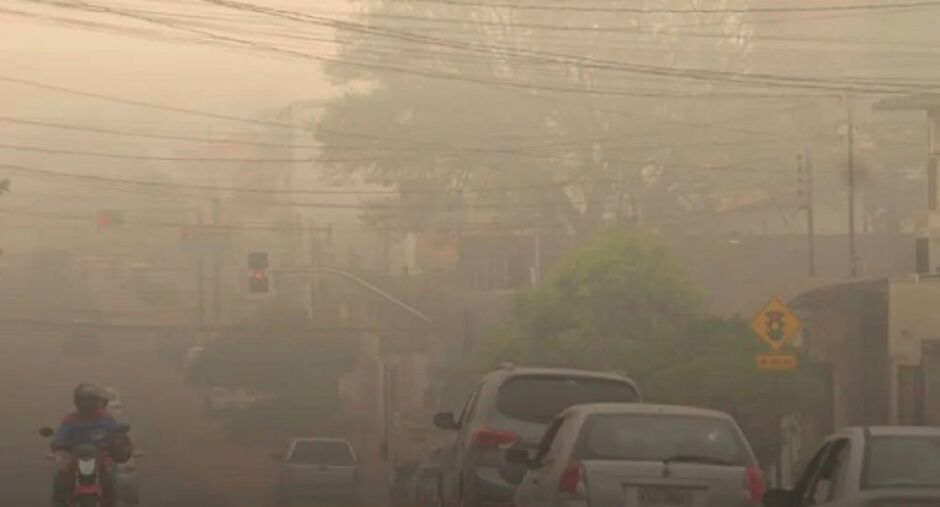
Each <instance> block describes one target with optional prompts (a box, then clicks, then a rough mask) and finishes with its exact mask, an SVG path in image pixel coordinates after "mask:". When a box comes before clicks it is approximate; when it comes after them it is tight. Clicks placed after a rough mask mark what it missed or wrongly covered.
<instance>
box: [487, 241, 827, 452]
mask: <svg viewBox="0 0 940 507" xmlns="http://www.w3.org/2000/svg"><path fill="white" fill-rule="evenodd" d="M763 353H767V350H766V347H765V346H763V345H762V344H761V343H760V342H759V341H758V339H757V338H756V337H755V336H753V334H752V333H751V331H750V330H749V329H748V327H747V325H746V323H744V322H743V321H739V320H726V319H720V318H716V317H714V316H710V315H708V314H707V313H706V312H705V311H704V310H703V305H702V298H701V296H700V295H699V294H698V293H697V291H696V290H695V289H694V288H693V287H692V286H691V285H690V284H689V283H688V282H687V281H686V279H685V278H684V276H683V275H682V273H681V271H680V270H679V269H678V268H677V267H676V264H675V263H674V262H673V261H672V260H671V259H670V257H669V256H668V255H667V254H666V253H665V252H664V251H663V250H662V249H661V248H659V247H657V246H655V245H653V244H652V243H651V242H649V241H647V240H645V239H643V238H639V237H636V236H631V235H628V234H625V233H622V232H619V231H611V232H607V233H605V234H603V235H601V236H599V237H598V238H597V239H595V240H593V241H592V242H590V243H588V244H587V245H586V246H585V247H584V248H582V249H581V250H579V251H578V252H576V253H575V254H573V255H572V256H571V257H570V258H569V259H567V261H566V262H564V263H563V264H562V265H561V266H559V269H558V270H557V271H556V272H555V273H554V274H552V275H551V276H550V277H549V278H547V279H546V281H545V284H544V285H543V286H541V287H539V288H535V289H532V290H529V291H527V292H523V293H521V294H520V295H519V296H518V298H517V300H516V303H515V305H514V308H513V311H512V313H511V316H510V318H509V320H508V322H507V323H506V324H505V325H504V326H503V327H501V328H500V329H499V330H498V331H497V332H495V333H494V334H493V336H492V337H491V339H490V340H489V341H488V342H486V343H485V344H484V346H483V347H482V348H481V351H480V357H479V359H481V360H482V363H483V366H484V367H486V368H492V367H494V366H496V365H497V364H498V363H501V362H504V361H513V362H516V363H518V364H521V365H545V366H568V367H580V368H592V369H609V370H615V369H616V370H622V371H625V372H627V374H628V375H630V377H632V378H633V379H635V380H636V381H637V382H638V383H639V385H640V388H641V390H642V391H643V393H644V397H645V399H646V400H647V401H650V402H665V403H678V404H691V405H697V406H704V407H711V408H717V409H720V410H724V411H726V412H728V413H731V414H732V415H733V416H735V418H737V419H738V421H739V423H740V424H741V425H742V427H744V428H745V431H746V432H747V433H748V435H749V436H750V437H751V440H752V443H753V444H754V445H755V447H756V448H757V451H758V452H759V453H760V454H761V455H762V458H764V459H771V458H772V457H773V456H772V453H773V452H775V450H776V449H777V448H778V446H777V444H778V443H779V441H778V439H779V428H780V422H781V420H782V418H783V417H785V416H787V415H790V414H793V413H802V412H805V411H811V410H813V409H814V407H816V406H817V405H816V404H817V403H819V402H821V401H822V400H821V399H820V396H822V393H823V392H824V391H825V390H824V389H822V386H823V384H822V383H821V377H820V375H819V371H818V369H817V367H816V366H814V365H813V364H812V363H811V362H810V361H808V360H807V359H806V358H801V359H802V364H801V366H800V369H799V370H798V371H796V372H764V371H760V370H758V369H757V365H756V355H758V354H763Z"/></svg>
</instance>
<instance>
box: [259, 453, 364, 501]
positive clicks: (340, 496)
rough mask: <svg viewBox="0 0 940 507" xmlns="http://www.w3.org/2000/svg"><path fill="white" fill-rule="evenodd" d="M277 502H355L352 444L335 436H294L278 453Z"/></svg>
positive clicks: (356, 470)
mask: <svg viewBox="0 0 940 507" xmlns="http://www.w3.org/2000/svg"><path fill="white" fill-rule="evenodd" d="M276 459H277V460H278V461H279V462H280V471H279V475H278V484H277V502H278V505H281V506H287V505H291V504H293V503H294V502H295V501H302V502H308V503H309V500H314V499H317V500H319V499H330V500H338V501H341V502H344V503H347V504H355V503H356V501H357V499H358V496H359V491H358V489H359V488H358V486H359V459H358V458H357V457H356V452H355V451H354V450H353V446H352V444H350V443H349V442H348V441H347V440H343V439H339V438H295V439H293V440H292V441H291V442H290V444H289V445H288V446H287V450H286V451H285V452H283V453H278V454H277V456H276Z"/></svg>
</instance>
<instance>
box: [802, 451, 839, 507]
mask: <svg viewBox="0 0 940 507" xmlns="http://www.w3.org/2000/svg"><path fill="white" fill-rule="evenodd" d="M849 451H850V446H849V441H848V440H845V439H842V440H836V441H834V442H833V443H832V444H831V445H830V446H829V451H828V452H827V453H826V455H825V457H824V458H823V460H822V462H821V464H820V466H819V468H818V470H817V473H816V476H815V477H814V478H813V481H812V482H811V483H810V485H809V487H808V488H807V490H806V494H805V495H804V496H803V498H804V502H805V503H806V505H817V504H822V503H827V502H831V501H833V500H835V499H836V497H837V495H838V493H839V490H840V488H841V487H842V485H843V484H844V482H845V479H846V474H847V469H848V465H849Z"/></svg>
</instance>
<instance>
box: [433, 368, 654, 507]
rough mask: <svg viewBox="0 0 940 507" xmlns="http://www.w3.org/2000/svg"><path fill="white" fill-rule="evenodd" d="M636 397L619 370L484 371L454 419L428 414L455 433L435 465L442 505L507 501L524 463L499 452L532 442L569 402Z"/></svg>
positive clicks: (476, 506)
mask: <svg viewBox="0 0 940 507" xmlns="http://www.w3.org/2000/svg"><path fill="white" fill-rule="evenodd" d="M639 400H640V392H639V389H638V388H637V386H636V383H635V382H633V381H632V380H630V379H629V378H627V377H626V376H624V375H622V374H620V373H602V372H594V371H585V370H569V369H555V368H518V367H515V366H513V365H505V366H504V367H503V368H501V369H500V370H497V371H494V372H491V373H489V374H487V375H486V376H485V377H483V378H482V379H481V380H480V382H479V384H478V386H477V388H476V389H475V390H474V392H473V393H472V394H471V395H470V398H469V399H468V400H467V403H466V405H465V406H464V409H463V412H462V413H461V414H460V416H459V417H455V416H454V414H452V413H448V412H444V413H439V414H437V415H436V416H435V417H434V424H435V425H436V426H437V427H439V428H442V429H447V430H453V431H455V433H456V435H455V437H454V442H453V444H452V446H451V448H449V449H447V452H446V453H445V456H446V458H445V459H444V460H443V462H442V464H441V484H440V491H439V493H438V494H439V495H440V499H441V503H442V505H460V506H461V507H481V506H484V505H485V506H501V505H507V506H508V505H510V504H511V503H512V500H513V494H514V493H515V490H516V485H518V484H519V481H521V480H522V476H523V475H524V474H525V467H523V466H521V465H518V464H511V463H507V462H506V460H505V459H504V453H505V451H506V450H507V449H509V448H510V447H513V446H521V447H529V448H532V447H535V446H536V445H537V444H538V442H539V439H540V438H541V436H542V434H543V433H544V432H545V428H546V427H547V426H548V425H549V424H550V423H551V422H552V420H554V418H555V417H556V416H557V415H558V414H559V413H560V412H561V411H563V410H565V409H567V408H568V407H570V406H572V405H578V404H583V403H596V402H602V401H608V402H636V401H639Z"/></svg>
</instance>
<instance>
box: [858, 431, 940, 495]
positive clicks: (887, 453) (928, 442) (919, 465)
mask: <svg viewBox="0 0 940 507" xmlns="http://www.w3.org/2000/svg"><path fill="white" fill-rule="evenodd" d="M864 482H865V485H866V487H872V488H878V487H940V437H936V436H876V437H872V438H870V439H869V440H868V460H867V468H866V471H865V481H864Z"/></svg>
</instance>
